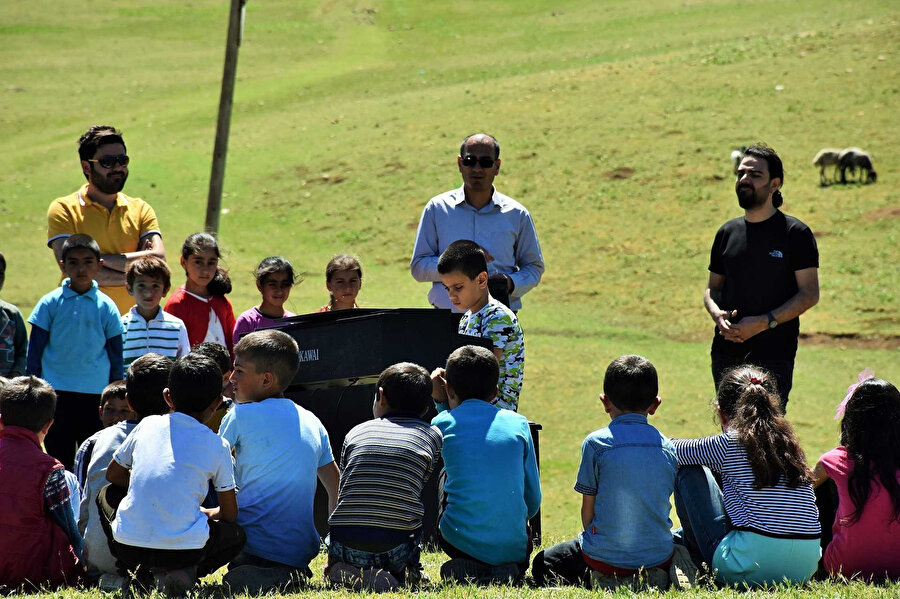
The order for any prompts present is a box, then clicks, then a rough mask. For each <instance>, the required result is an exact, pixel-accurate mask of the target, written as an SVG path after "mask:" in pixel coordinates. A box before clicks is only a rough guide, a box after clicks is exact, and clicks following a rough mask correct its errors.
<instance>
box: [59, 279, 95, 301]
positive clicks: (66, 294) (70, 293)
mask: <svg viewBox="0 0 900 599" xmlns="http://www.w3.org/2000/svg"><path fill="white" fill-rule="evenodd" d="M70 281H71V279H69V277H66V278H65V279H63V282H62V288H63V291H62V295H63V298H64V299H68V298H70V297H76V296H79V295H84V296H86V297H93V296H96V295H97V281H91V288H90V289H88V290H87V291H85V292H84V293H78V292H77V291H74V290H73V289H72V288H71V287H69V282H70Z"/></svg>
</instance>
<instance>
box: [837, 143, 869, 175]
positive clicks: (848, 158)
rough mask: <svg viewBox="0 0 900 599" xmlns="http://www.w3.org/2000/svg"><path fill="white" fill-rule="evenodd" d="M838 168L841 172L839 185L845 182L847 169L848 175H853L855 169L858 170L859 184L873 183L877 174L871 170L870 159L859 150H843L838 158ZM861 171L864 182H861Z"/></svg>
mask: <svg viewBox="0 0 900 599" xmlns="http://www.w3.org/2000/svg"><path fill="white" fill-rule="evenodd" d="M838 168H839V169H840V170H841V183H846V182H847V169H850V174H851V175H855V174H856V169H859V179H858V180H859V182H860V183H863V182H865V183H875V181H876V180H877V179H878V174H877V173H876V172H875V169H874V168H872V157H871V156H869V155H868V154H867V153H866V152H864V151H863V150H860V149H859V148H844V149H843V150H841V153H840V155H839V156H838ZM863 171H865V175H866V176H865V181H863Z"/></svg>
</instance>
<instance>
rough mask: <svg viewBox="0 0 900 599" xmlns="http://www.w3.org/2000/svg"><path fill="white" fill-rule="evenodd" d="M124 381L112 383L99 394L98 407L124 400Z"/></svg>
mask: <svg viewBox="0 0 900 599" xmlns="http://www.w3.org/2000/svg"><path fill="white" fill-rule="evenodd" d="M125 393H126V390H125V381H113V382H111V383H110V384H108V385H107V386H106V387H104V388H103V392H102V393H100V407H101V408H102V407H103V405H104V404H106V403H107V402H109V401H112V400H114V399H125Z"/></svg>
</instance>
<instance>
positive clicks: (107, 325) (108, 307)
mask: <svg viewBox="0 0 900 599" xmlns="http://www.w3.org/2000/svg"><path fill="white" fill-rule="evenodd" d="M101 310H103V331H104V334H105V335H106V338H107V339H113V338H115V337H118V338H119V339H122V335H123V334H124V333H125V327H124V326H123V325H122V317H121V316H120V315H119V309H118V308H117V307H116V304H114V303H113V301H112V300H109V301H108V302H103V306H102V308H101Z"/></svg>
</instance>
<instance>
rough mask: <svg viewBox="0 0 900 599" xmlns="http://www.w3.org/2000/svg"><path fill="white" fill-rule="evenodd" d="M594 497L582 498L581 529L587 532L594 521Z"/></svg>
mask: <svg viewBox="0 0 900 599" xmlns="http://www.w3.org/2000/svg"><path fill="white" fill-rule="evenodd" d="M594 499H596V496H594V495H582V496H581V527H582V528H583V529H584V530H587V529H588V528H590V526H591V522H593V521H594Z"/></svg>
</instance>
